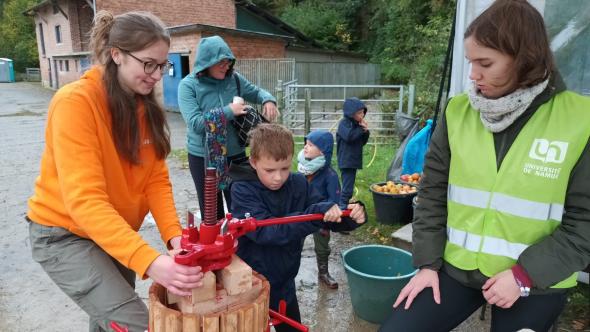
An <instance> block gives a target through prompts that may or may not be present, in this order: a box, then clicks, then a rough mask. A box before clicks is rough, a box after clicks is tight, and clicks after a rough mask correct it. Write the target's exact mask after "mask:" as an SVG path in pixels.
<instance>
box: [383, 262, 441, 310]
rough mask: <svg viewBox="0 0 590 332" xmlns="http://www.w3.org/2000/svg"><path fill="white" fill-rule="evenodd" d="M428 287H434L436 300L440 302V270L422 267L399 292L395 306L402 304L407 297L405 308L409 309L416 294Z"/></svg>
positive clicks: (433, 292) (433, 291)
mask: <svg viewBox="0 0 590 332" xmlns="http://www.w3.org/2000/svg"><path fill="white" fill-rule="evenodd" d="M426 287H432V294H433V296H434V302H436V303H437V304H440V290H439V288H438V272H437V271H434V270H431V269H427V268H422V269H420V271H418V273H416V275H415V276H414V277H413V278H412V279H410V282H408V284H407V285H406V287H404V288H403V289H402V291H401V292H400V293H399V296H398V297H397V299H396V300H395V303H394V304H393V307H394V308H397V306H398V305H400V303H402V302H403V300H404V299H406V298H407V300H406V305H405V306H404V309H406V310H407V309H409V308H410V306H411V305H412V302H413V301H414V299H415V298H416V296H417V295H418V294H420V292H421V291H423V290H424V288H426Z"/></svg>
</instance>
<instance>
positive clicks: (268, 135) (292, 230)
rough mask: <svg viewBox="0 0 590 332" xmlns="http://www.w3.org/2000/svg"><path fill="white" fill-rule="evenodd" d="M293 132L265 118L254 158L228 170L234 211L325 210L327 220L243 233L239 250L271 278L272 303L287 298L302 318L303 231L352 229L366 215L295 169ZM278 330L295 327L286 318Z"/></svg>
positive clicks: (253, 135)
mask: <svg viewBox="0 0 590 332" xmlns="http://www.w3.org/2000/svg"><path fill="white" fill-rule="evenodd" d="M293 150H294V143H293V136H292V134H291V132H290V131H289V130H288V129H287V128H285V127H283V126H281V125H278V124H261V125H258V126H257V127H256V128H255V129H254V130H252V131H251V132H250V162H249V163H243V164H239V165H236V164H234V165H232V166H231V168H230V176H231V178H232V180H233V183H232V185H231V196H232V201H231V202H232V209H231V211H232V214H234V216H235V217H237V218H243V217H244V215H245V214H246V213H250V215H251V216H252V217H254V218H256V219H258V220H262V219H267V218H274V217H285V216H290V215H300V214H308V213H324V221H323V222H322V221H311V222H301V223H292V224H284V225H273V226H267V227H261V228H259V229H257V230H256V231H254V232H251V233H248V234H246V235H245V236H242V237H240V238H239V240H238V241H239V243H238V250H237V254H238V256H239V257H240V258H242V259H243V260H244V261H245V262H246V263H247V264H248V265H250V266H251V267H252V269H254V270H255V271H257V272H259V273H261V274H262V275H264V276H265V277H266V278H267V279H268V281H269V283H270V287H271V288H270V308H271V309H273V310H278V304H279V301H280V300H281V299H284V300H285V301H286V302H287V316H289V317H290V318H292V319H295V320H297V321H299V322H300V321H301V317H300V314H299V305H298V303H297V296H296V293H295V277H296V276H297V273H298V271H299V265H300V263H301V251H302V250H303V241H304V240H305V237H306V236H307V235H309V234H312V233H314V232H316V231H318V230H319V229H321V228H322V227H328V228H329V229H331V230H334V231H341V230H352V229H354V228H356V227H358V226H359V225H360V224H362V223H364V222H365V220H366V214H365V210H364V208H363V206H362V205H360V204H351V205H350V206H348V208H350V209H352V211H351V214H350V218H346V217H341V213H342V211H341V210H340V208H339V207H338V205H337V204H334V203H333V202H330V201H326V200H323V199H322V196H321V195H320V194H319V193H318V192H317V191H316V190H314V189H313V188H312V187H311V186H310V185H309V184H308V182H307V180H306V179H305V177H304V176H303V175H302V174H296V173H291V171H290V170H291V161H292V159H293ZM275 329H276V331H277V332H285V331H296V330H295V329H292V328H290V326H288V325H286V324H281V325H279V326H276V327H275Z"/></svg>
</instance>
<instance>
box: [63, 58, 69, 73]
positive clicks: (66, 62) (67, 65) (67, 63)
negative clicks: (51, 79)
mask: <svg viewBox="0 0 590 332" xmlns="http://www.w3.org/2000/svg"><path fill="white" fill-rule="evenodd" d="M64 62H65V64H66V71H70V60H64Z"/></svg>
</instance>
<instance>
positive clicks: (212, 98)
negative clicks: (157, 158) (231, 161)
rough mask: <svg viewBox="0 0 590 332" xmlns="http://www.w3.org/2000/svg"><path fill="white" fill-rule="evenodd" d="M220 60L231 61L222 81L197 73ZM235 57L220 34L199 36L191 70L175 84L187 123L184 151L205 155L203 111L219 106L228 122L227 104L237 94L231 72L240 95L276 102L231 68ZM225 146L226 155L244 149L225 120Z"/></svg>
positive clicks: (255, 101) (232, 115) (260, 102)
mask: <svg viewBox="0 0 590 332" xmlns="http://www.w3.org/2000/svg"><path fill="white" fill-rule="evenodd" d="M224 59H228V60H230V61H231V62H232V64H231V67H230V70H228V74H227V76H226V77H225V78H224V79H223V80H218V79H215V78H213V77H210V76H208V75H199V73H200V72H203V71H204V70H206V69H207V68H209V67H211V66H213V65H214V64H216V63H218V62H219V61H221V60H224ZM235 60H236V58H235V56H234V54H233V53H232V51H231V49H230V48H229V46H228V45H227V43H226V42H225V41H224V40H223V39H222V38H221V37H219V36H213V37H206V38H203V39H201V42H200V43H199V46H198V47H197V59H196V61H195V65H194V69H193V71H192V72H191V73H190V74H188V75H187V76H186V77H185V78H183V79H182V81H181V82H180V85H179V86H178V105H179V108H180V113H181V114H182V117H183V118H184V121H185V123H186V125H187V149H188V153H190V154H192V155H194V156H197V157H205V148H204V143H205V121H204V116H203V115H204V113H205V112H208V111H210V110H212V109H215V108H219V107H223V112H224V114H225V117H226V119H227V120H228V121H230V120H233V118H234V114H233V112H232V110H231V108H230V107H229V106H228V105H229V104H230V103H231V102H232V100H233V97H234V96H237V95H238V88H237V85H236V79H235V77H234V76H233V75H237V77H238V79H239V81H240V92H241V97H242V98H244V99H245V100H246V101H248V102H250V103H256V104H264V103H266V102H267V101H272V102H275V103H276V100H275V98H274V97H273V96H272V95H271V94H270V93H268V92H267V91H265V90H263V89H260V88H258V87H257V86H255V85H254V84H252V83H250V82H249V81H248V80H247V79H246V78H244V77H243V76H241V75H240V74H238V73H236V72H234V71H233V70H232V69H233V63H234V62H235ZM232 73H233V74H232ZM226 147H227V156H228V157H231V156H235V155H237V154H240V153H242V152H244V148H243V147H241V146H240V145H239V143H238V137H237V133H236V130H235V128H234V127H233V126H232V125H231V124H229V123H228V126H227V143H226Z"/></svg>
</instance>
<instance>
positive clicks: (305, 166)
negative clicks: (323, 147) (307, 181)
mask: <svg viewBox="0 0 590 332" xmlns="http://www.w3.org/2000/svg"><path fill="white" fill-rule="evenodd" d="M297 161H298V163H297V171H299V173H302V174H303V175H312V174H313V173H315V172H317V171H318V170H319V169H320V168H322V167H324V165H325V164H326V158H325V157H324V156H323V155H321V156H317V157H315V158H313V159H306V158H305V156H304V154H303V150H301V151H299V154H298V155H297Z"/></svg>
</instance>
